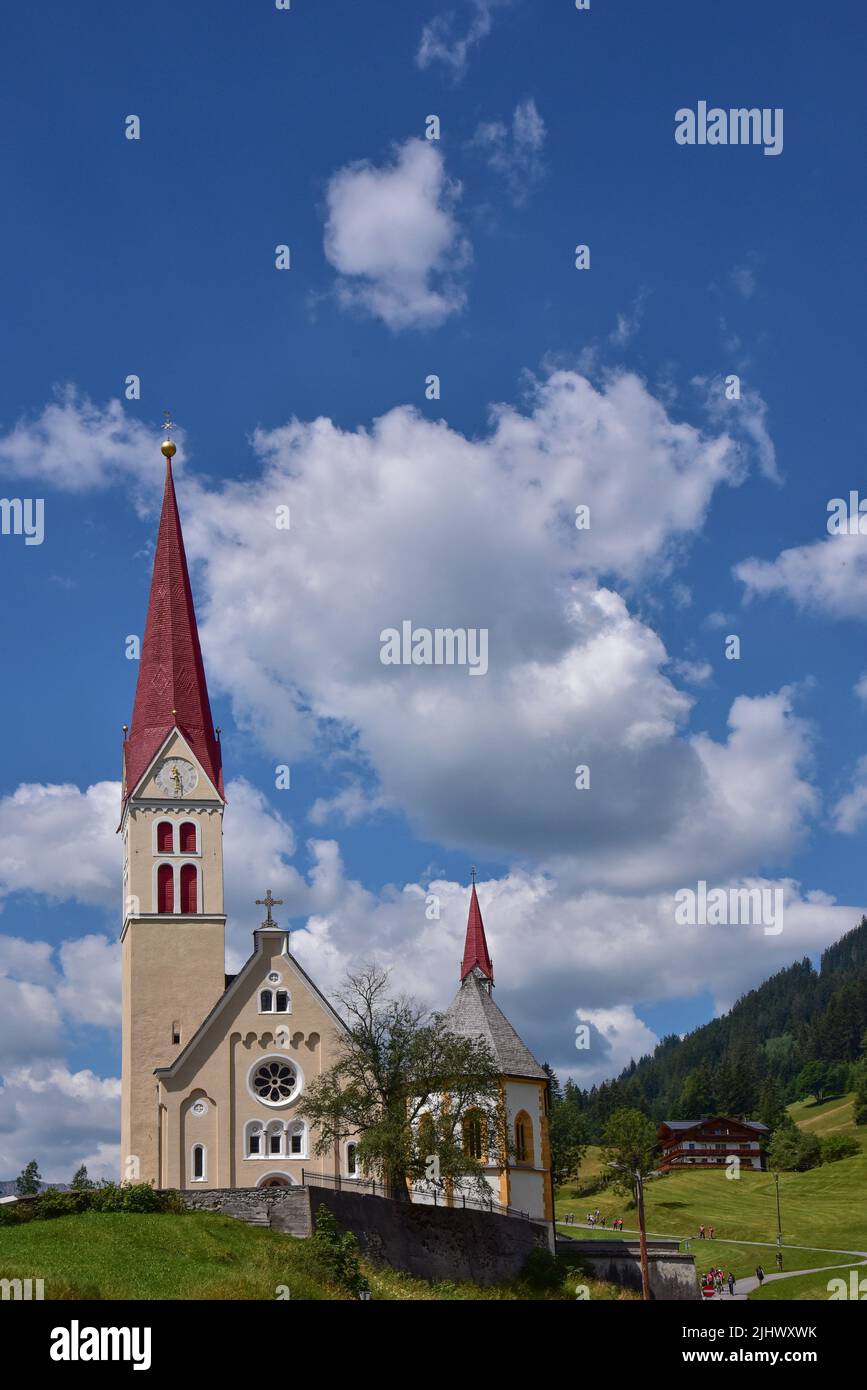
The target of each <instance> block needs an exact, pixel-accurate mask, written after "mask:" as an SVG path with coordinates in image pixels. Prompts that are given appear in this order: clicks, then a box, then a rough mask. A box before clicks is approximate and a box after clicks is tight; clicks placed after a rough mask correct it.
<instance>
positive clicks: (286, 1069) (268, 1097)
mask: <svg viewBox="0 0 867 1390" xmlns="http://www.w3.org/2000/svg"><path fill="white" fill-rule="evenodd" d="M295 1086H296V1075H295V1068H294V1067H293V1066H292V1064H291V1063H290V1062H281V1061H273V1062H263V1063H262V1065H261V1066H260V1067H257V1068H256V1070H255V1071H254V1073H253V1090H254V1091H255V1093H256V1095H257V1096H258V1097H259V1099H260V1100H263V1101H264V1102H265V1104H266V1105H283V1104H285V1102H286V1101H287V1100H291V1098H292V1095H293V1093H294V1091H295Z"/></svg>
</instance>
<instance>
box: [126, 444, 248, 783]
mask: <svg viewBox="0 0 867 1390" xmlns="http://www.w3.org/2000/svg"><path fill="white" fill-rule="evenodd" d="M171 447H172V453H174V448H173V446H171ZM175 727H177V728H178V729H179V730H180V732H181V733H182V734H183V736H184V738H185V739H186V740H187V743H188V744H189V745H190V748H191V749H192V751H193V752H194V753H195V755H196V757H197V758H198V760H199V762H200V763H201V765H202V767H203V768H204V770H205V772H206V773H207V775H208V777H210V779H211V781H212V782H213V784H214V786H215V787H216V788H217V791H218V792H219V793H220V795H221V796H222V795H223V773H222V766H221V757H220V745H219V743H218V742H217V739H216V737H215V735H214V724H213V720H212V718H211V706H210V702H209V700H208V687H207V683H206V681H205V668H204V664H203V662H202V650H201V647H200V646H199V633H198V628H197V627H196V612H195V609H194V607H193V593H192V589H191V588H190V576H189V572H188V570H187V557H186V555H185V553H184V538H183V535H182V534H181V519H180V516H179V515H178V503H177V499H176V497H175V485H174V480H173V478H172V460H171V456H170V455H169V454H168V453H166V489H165V492H164V493H163V509H162V513H161V515H160V528H159V532H158V533H157V546H156V552H155V554H154V570H153V578H152V580H151V592H150V600H149V602H148V616H147V622H146V624H145V632H144V640H143V642H142V648H141V663H140V665H139V673H138V683H137V685H136V691H135V707H134V709H133V714H132V727H131V729H130V734H129V738H128V739H127V740H126V742H125V743H124V773H125V776H124V782H125V785H124V796H125V797H128V796H129V795H131V793H132V792H133V791H135V788H136V786H137V784H138V782H139V781H140V780H141V778H142V776H143V774H144V773H145V772H146V771H147V767H148V764H149V763H150V762H151V760H152V759H153V758H154V756H155V755H156V753H157V752H158V751H159V748H160V746H161V744H162V743H163V742H164V741H165V739H166V738H167V736H168V735H169V734H170V733H171V731H172V729H173V728H175Z"/></svg>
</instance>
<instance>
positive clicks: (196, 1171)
mask: <svg viewBox="0 0 867 1390" xmlns="http://www.w3.org/2000/svg"><path fill="white" fill-rule="evenodd" d="M204 1181H205V1146H204V1144H194V1145H193V1182H204Z"/></svg>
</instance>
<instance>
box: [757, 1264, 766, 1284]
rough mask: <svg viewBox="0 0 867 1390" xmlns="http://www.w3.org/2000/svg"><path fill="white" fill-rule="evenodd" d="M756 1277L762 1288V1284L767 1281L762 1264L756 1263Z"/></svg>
mask: <svg viewBox="0 0 867 1390" xmlns="http://www.w3.org/2000/svg"><path fill="white" fill-rule="evenodd" d="M756 1278H757V1279H758V1281H759V1288H761V1287H762V1284H763V1283H764V1282H765V1271H764V1270H763V1269H762V1267H761V1265H756Z"/></svg>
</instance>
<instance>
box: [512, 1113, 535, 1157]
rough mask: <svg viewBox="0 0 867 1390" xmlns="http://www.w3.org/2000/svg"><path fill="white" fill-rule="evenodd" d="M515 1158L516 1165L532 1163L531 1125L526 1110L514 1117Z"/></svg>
mask: <svg viewBox="0 0 867 1390" xmlns="http://www.w3.org/2000/svg"><path fill="white" fill-rule="evenodd" d="M515 1158H516V1159H517V1161H518V1163H532V1162H533V1125H532V1121H531V1120H530V1116H529V1115H528V1114H527V1112H526V1110H521V1111H520V1112H519V1114H518V1115H516V1116H515Z"/></svg>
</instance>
